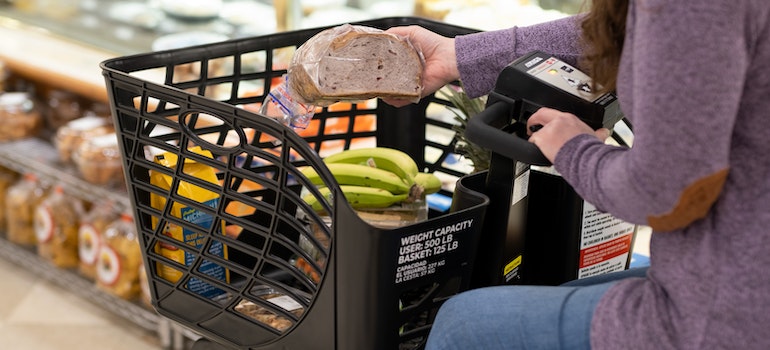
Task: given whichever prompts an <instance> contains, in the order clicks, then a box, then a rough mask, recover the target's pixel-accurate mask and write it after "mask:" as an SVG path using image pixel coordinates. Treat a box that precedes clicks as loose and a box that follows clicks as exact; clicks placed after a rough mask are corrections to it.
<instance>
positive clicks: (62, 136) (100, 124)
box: [53, 116, 115, 163]
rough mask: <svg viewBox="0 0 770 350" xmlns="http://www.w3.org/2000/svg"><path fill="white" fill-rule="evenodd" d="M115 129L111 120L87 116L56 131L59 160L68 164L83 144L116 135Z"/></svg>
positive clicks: (54, 141)
mask: <svg viewBox="0 0 770 350" xmlns="http://www.w3.org/2000/svg"><path fill="white" fill-rule="evenodd" d="M114 132H115V128H114V127H113V126H112V123H110V121H109V119H107V118H103V117H97V116H85V117H82V118H78V119H75V120H72V121H70V122H68V123H67V124H64V125H62V126H61V127H59V129H57V130H56V135H55V136H54V138H53V144H54V145H55V146H56V149H57V150H58V151H59V159H61V161H62V162H65V163H68V162H70V161H71V160H72V153H73V152H75V150H76V149H78V147H79V146H80V144H81V143H83V141H84V140H88V139H91V138H93V137H96V136H101V135H104V134H108V133H114Z"/></svg>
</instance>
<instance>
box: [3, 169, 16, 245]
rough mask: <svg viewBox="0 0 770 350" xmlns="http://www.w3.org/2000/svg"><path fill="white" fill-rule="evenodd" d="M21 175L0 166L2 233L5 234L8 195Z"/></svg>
mask: <svg viewBox="0 0 770 350" xmlns="http://www.w3.org/2000/svg"><path fill="white" fill-rule="evenodd" d="M18 175H19V174H18V173H16V172H15V171H13V170H11V169H8V168H5V167H3V166H0V232H2V233H3V235H4V233H5V231H6V228H7V220H6V218H7V216H6V204H5V203H6V198H5V197H6V193H8V190H9V189H10V188H11V187H12V186H13V185H14V184H15V183H16V181H17V180H18V178H19V176H18Z"/></svg>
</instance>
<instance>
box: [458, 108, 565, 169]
mask: <svg viewBox="0 0 770 350" xmlns="http://www.w3.org/2000/svg"><path fill="white" fill-rule="evenodd" d="M509 113H510V105H509V104H507V103H505V102H496V103H493V104H491V105H489V106H487V107H486V108H485V109H484V110H483V111H481V112H480V113H478V114H476V115H475V116H473V117H472V118H470V119H469V120H468V125H467V126H466V127H465V137H466V138H468V140H470V141H471V142H473V143H475V144H477V145H479V146H481V147H484V148H486V149H489V150H490V151H492V152H494V153H498V154H501V155H503V156H505V157H508V158H510V159H513V160H517V161H520V162H523V163H527V164H530V165H543V166H549V165H551V162H550V161H549V160H548V158H546V157H545V155H543V152H541V151H540V149H539V148H538V147H537V146H536V145H535V144H534V143H531V142H529V141H527V140H525V139H523V138H521V137H520V136H518V135H516V134H512V133H508V132H506V131H503V130H501V129H500V128H498V127H495V126H493V125H501V124H502V125H507V123H508V121H507V116H508V114H509ZM515 126H516V125H514V127H515ZM521 127H526V126H525V125H523V124H521Z"/></svg>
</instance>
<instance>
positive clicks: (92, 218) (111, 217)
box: [78, 202, 120, 280]
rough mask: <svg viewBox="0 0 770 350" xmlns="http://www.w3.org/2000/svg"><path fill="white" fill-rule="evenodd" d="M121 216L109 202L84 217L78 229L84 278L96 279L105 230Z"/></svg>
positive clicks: (81, 267) (81, 269) (95, 206)
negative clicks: (97, 263)
mask: <svg viewBox="0 0 770 350" xmlns="http://www.w3.org/2000/svg"><path fill="white" fill-rule="evenodd" d="M119 217H120V216H119V215H118V213H117V212H116V211H115V209H114V207H113V205H112V204H111V203H109V202H105V203H97V205H94V206H93V207H92V208H91V210H89V211H88V212H87V213H85V214H84V215H83V217H82V218H81V220H80V226H79V227H78V258H79V260H80V263H79V265H78V271H79V272H80V274H81V275H83V276H84V277H86V278H88V279H90V280H95V279H96V262H97V260H98V259H99V249H100V247H101V244H102V237H103V233H104V230H105V229H107V226H109V225H110V224H111V223H113V222H114V221H115V220H117V219H118V218H119Z"/></svg>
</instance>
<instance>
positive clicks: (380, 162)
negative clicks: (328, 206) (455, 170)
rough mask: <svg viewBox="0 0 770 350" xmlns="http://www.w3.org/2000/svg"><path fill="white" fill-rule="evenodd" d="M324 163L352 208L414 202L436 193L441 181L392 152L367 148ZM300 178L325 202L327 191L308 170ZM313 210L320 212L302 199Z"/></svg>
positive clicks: (310, 200)
mask: <svg viewBox="0 0 770 350" xmlns="http://www.w3.org/2000/svg"><path fill="white" fill-rule="evenodd" d="M324 163H325V164H326V166H327V167H328V168H329V171H331V173H332V175H334V179H335V180H337V183H338V184H339V185H340V189H341V190H342V192H343V193H344V194H345V198H346V199H347V201H348V203H350V205H351V206H352V207H353V208H356V209H359V208H385V207H389V206H392V205H395V204H398V203H401V202H408V201H414V200H415V199H417V198H420V197H421V196H422V195H424V194H430V193H435V192H438V190H440V189H441V180H440V179H439V178H438V177H436V175H434V174H432V173H426V172H420V171H419V170H418V169H417V163H415V161H414V159H412V157H410V156H409V155H408V154H406V153H404V152H402V151H399V150H397V149H393V148H387V147H369V148H357V149H350V150H345V151H342V152H339V153H335V154H333V155H330V156H328V157H326V158H324ZM301 172H302V174H303V175H304V176H305V177H307V178H308V180H310V182H311V183H313V184H314V185H317V186H319V191H320V192H321V194H322V195H323V196H324V197H325V198H329V195H330V193H331V191H330V190H329V188H327V187H325V184H324V183H323V181H322V180H321V177H320V176H319V175H318V173H317V172H316V171H315V170H314V169H313V168H311V167H305V168H303V169H301ZM303 199H304V200H305V201H306V202H307V203H308V204H310V205H311V206H312V207H313V209H314V210H322V207H321V204H320V203H319V202H318V199H317V198H316V197H315V196H313V195H312V194H308V195H305V197H304V198H303Z"/></svg>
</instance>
